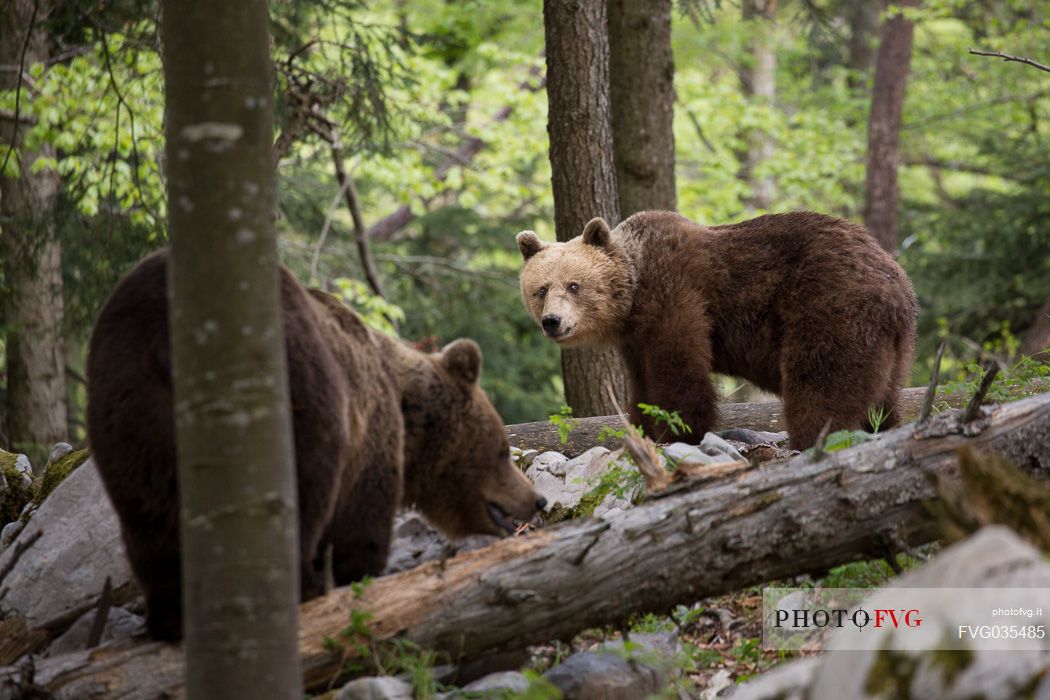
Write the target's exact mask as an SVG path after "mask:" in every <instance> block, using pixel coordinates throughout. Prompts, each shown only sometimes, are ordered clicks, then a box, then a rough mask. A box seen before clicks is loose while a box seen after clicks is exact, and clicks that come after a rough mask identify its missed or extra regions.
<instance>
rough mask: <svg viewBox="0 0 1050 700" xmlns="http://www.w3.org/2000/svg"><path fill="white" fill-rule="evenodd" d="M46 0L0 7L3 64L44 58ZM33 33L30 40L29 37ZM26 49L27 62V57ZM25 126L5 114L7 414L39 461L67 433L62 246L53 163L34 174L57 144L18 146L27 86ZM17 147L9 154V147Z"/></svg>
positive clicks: (2, 246)
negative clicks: (13, 166) (10, 166)
mask: <svg viewBox="0 0 1050 700" xmlns="http://www.w3.org/2000/svg"><path fill="white" fill-rule="evenodd" d="M50 11H51V3H50V2H47V1H46V0H39V1H38V2H33V0H9V1H8V2H6V3H4V5H3V7H2V9H0V65H4V66H10V67H12V68H16V67H17V66H20V65H23V63H24V68H25V70H26V71H27V72H28V69H29V67H30V66H31V65H32V64H34V63H40V62H42V61H46V60H47V58H48V56H49V53H50V44H51V41H50V37H49V36H48V33H47V28H46V21H47V17H48V14H49V13H50ZM27 39H28V41H27ZM23 48H24V49H25V53H24V62H23ZM16 86H18V70H17V69H14V70H4V71H0V89H3V90H13V89H15V88H16ZM19 89H20V92H21V96H20V110H19V111H20V114H19V121H20V122H21V123H20V124H17V125H16V124H15V122H14V119H13V116H14V115H13V114H12V115H10V118H9V117H7V116H5V117H2V118H0V162H2V161H3V160H4V159H5V158H10V159H11V160H12V161H13V162H16V163H18V166H19V168H20V171H21V174H20V176H19V177H17V178H6V177H2V176H0V259H2V264H3V266H4V277H5V279H6V283H7V285H8V287H9V295H8V298H7V299H6V305H7V306H6V308H5V309H4V310H3V311H4V321H5V324H6V325H7V335H6V344H5V355H6V365H7V396H6V402H5V404H6V405H5V407H4V412H5V414H6V417H7V425H6V426H5V433H6V435H5V437H6V438H7V440H8V442H9V443H10V444H11V445H12V446H13V448H14V449H16V450H21V451H25V452H27V453H29V454H30V456H31V457H32V458H33V460H34V464H35V463H37V462H38V461H39V460H40V459H41V458H42V457H46V456H47V451H48V449H49V448H50V446H51V445H52V444H53V443H55V442H59V441H61V440H65V439H66V431H67V429H68V425H67V397H66V374H65V352H64V350H63V347H64V337H63V327H62V322H63V308H64V307H63V299H62V248H61V246H60V245H59V243H58V241H57V240H56V238H55V224H54V205H55V200H56V198H57V196H58V191H59V178H58V174H57V173H55V172H54V171H53V170H50V169H48V168H45V169H42V170H40V171H38V172H35V173H34V172H31V167H32V165H33V163H34V162H35V161H36V160H37V158H38V157H40V156H44V157H52V158H53V157H54V155H55V153H54V149H52V148H51V147H50V146H43V147H41V148H40V150H39V151H30V150H24V149H21V148H19V146H20V141H21V133H22V131H23V130H24V128H25V125H26V123H25V121H24V120H25V119H26V114H27V108H26V103H27V102H28V101H29V100H30V95H29V90H30V88H29V85H28V84H27V83H26V82H25V81H23V82H22V83H21V86H20V87H19ZM12 144H14V145H15V148H14V150H13V151H11V153H10V155H8V149H9V147H10V146H11V145H12Z"/></svg>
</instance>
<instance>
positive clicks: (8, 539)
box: [0, 519, 26, 552]
mask: <svg viewBox="0 0 1050 700" xmlns="http://www.w3.org/2000/svg"><path fill="white" fill-rule="evenodd" d="M25 526H26V524H25V522H24V521H23V520H21V519H18V520H14V521H12V522H9V523H8V524H7V525H4V529H3V530H0V552H2V551H4V550H5V549H7V548H8V547H9V546H10V545H11V543H12V542H14V541H15V538H16V537H18V533H20V532H21V531H22V529H23V528H24V527H25Z"/></svg>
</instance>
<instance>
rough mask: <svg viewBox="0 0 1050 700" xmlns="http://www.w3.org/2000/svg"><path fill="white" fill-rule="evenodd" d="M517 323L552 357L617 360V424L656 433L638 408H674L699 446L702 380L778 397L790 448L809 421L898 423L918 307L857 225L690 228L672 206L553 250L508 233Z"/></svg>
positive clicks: (812, 430)
mask: <svg viewBox="0 0 1050 700" xmlns="http://www.w3.org/2000/svg"><path fill="white" fill-rule="evenodd" d="M517 240H518V247H519V248H520V249H521V253H522V256H523V257H524V259H525V265H524V267H523V268H522V271H521V293H522V298H523V299H524V302H525V306H526V308H527V309H528V311H529V314H530V315H531V316H532V317H533V318H534V319H535V320H536V321H538V322H539V323H540V325H541V326H542V328H543V331H544V333H545V334H546V335H547V337H549V338H550V339H551V340H553V341H555V342H556V343H558V344H559V345H562V346H564V347H573V346H580V345H595V344H611V345H615V346H617V347H618V348H619V349H620V350H621V351H622V354H623V357H624V361H625V363H626V366H627V372H628V375H629V380H630V394H631V396H630V403H631V411H632V419H633V420H634V421H635V422H636V423H640V424H641V425H642V426H643V427H644V428H645V430H646V433H647V434H648V435H651V436H654V437H657V438H659V437H663V436H664V433H663V428H662V427H661V426H658V425H655V424H653V423H652V422H651V421H650V420H649V419H648V418H647V417H645V416H643V415H641V413H640V412H639V410H638V408H637V405H638V403H639V402H644V403H649V404H655V405H658V406H660V407H661V408H664V409H667V410H676V411H679V412H680V413H681V415H682V418H683V419H685V421H686V423H688V424H689V426H690V427H691V428H692V430H693V435H694V436H696V438H697V439H699V438H700V437H701V436H703V434H704V432H706V431H707V430H710V429H711V427H712V426H714V424H715V422H716V419H717V403H716V401H717V399H716V396H715V391H714V388H713V387H712V384H711V372H721V373H724V374H730V375H734V376H737V377H743V378H744V379H747V380H748V381H751V382H753V383H754V384H756V385H758V386H759V387H761V388H762V389H765V390H766V391H771V392H775V393H777V394H780V395H781V396H782V397H783V399H784V415H785V417H786V419H787V427H788V432H789V434H790V436H791V446H792V447H794V448H798V449H800V448H804V447H808V446H810V445H812V444H813V442H814V441H815V440H816V438H817V435H818V434H819V433H820V431H821V429H822V428H823V427H824V425H825V424H826V423H828V422H830V425H831V429H832V430H838V429H844V428H859V427H862V426H863V425H865V423H866V422H867V418H868V409H869V408H870V407H881V408H882V410H883V411H884V413H885V420H884V421H883V425H886V426H890V425H894V424H895V422H896V421H897V419H898V401H899V396H900V388H901V385H902V383H903V382H904V380H905V378H906V377H907V375H908V371H909V369H910V367H911V360H912V352H913V349H914V345H915V325H916V315H917V313H918V304H917V302H916V300H915V293H914V292H913V291H912V287H911V282H910V281H909V280H908V277H907V275H905V274H904V271H903V270H902V269H901V268H900V266H899V265H897V263H896V262H895V261H894V260H893V258H892V257H890V255H889V254H887V253H886V252H885V251H883V250H882V249H881V248H880V247H879V246H878V244H877V243H876V242H875V241H874V239H872V238H871V236H869V235H868V233H867V232H866V231H865V230H864V229H863V228H861V227H860V226H856V225H854V224H852V223H850V222H848V221H844V220H842V219H836V218H833V217H830V216H823V215H821V214H814V213H812V212H795V213H791V214H773V215H768V216H760V217H758V218H757V219H752V220H750V221H744V222H741V223H738V224H729V225H724V226H711V227H707V226H701V225H699V224H696V223H694V222H692V221H690V220H688V219H686V218H685V217H682V216H679V215H678V214H675V213H673V212H663V211H650V212H642V213H639V214H635V215H634V216H632V217H630V218H629V219H627V220H626V221H624V222H623V223H621V224H620V225H619V226H617V227H616V229H614V230H612V231H610V230H609V227H608V225H607V224H606V223H605V222H604V221H603V220H601V219H593V220H591V221H590V222H589V223H588V224H587V225H586V226H585V227H584V230H583V234H582V235H581V236H579V237H577V238H574V239H573V240H571V241H568V242H566V243H544V242H542V241H540V239H539V238H538V237H537V236H536V234H535V233H533V232H532V231H522V232H521V233H519V234H518V237H517Z"/></svg>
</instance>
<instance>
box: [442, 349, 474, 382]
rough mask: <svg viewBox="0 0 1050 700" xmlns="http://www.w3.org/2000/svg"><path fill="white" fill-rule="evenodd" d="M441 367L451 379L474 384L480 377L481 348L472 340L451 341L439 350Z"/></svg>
mask: <svg viewBox="0 0 1050 700" xmlns="http://www.w3.org/2000/svg"><path fill="white" fill-rule="evenodd" d="M441 366H442V367H444V368H445V371H447V372H448V373H449V374H451V375H452V376H453V377H455V378H457V379H460V380H462V381H464V382H466V383H467V384H474V383H476V382H477V381H478V378H479V377H481V348H479V347H478V344H477V343H475V342H474V341H473V340H468V339H466V338H460V339H459V340H453V341H452V342H451V343H449V344H448V345H446V346H445V347H443V348H441Z"/></svg>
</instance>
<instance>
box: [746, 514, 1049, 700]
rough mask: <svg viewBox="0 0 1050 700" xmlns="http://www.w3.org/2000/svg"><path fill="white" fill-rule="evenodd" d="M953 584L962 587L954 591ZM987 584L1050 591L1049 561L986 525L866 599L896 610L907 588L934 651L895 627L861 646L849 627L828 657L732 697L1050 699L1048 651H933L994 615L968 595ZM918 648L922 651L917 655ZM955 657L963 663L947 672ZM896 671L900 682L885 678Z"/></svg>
mask: <svg viewBox="0 0 1050 700" xmlns="http://www.w3.org/2000/svg"><path fill="white" fill-rule="evenodd" d="M945 588H951V589H955V590H954V591H953V593H952V594H951V595H946V594H945V593H944V591H943V590H942V589H945ZM983 588H998V589H1047V588H1050V562H1047V561H1046V559H1045V558H1044V557H1043V555H1042V554H1041V553H1040V552H1039V551H1038V550H1036V549H1035V548H1034V547H1032V546H1031V545H1029V544H1028V543H1026V542H1024V541H1023V540H1021V538H1020V537H1019V536H1018V535H1017V534H1016V533H1014V532H1012V531H1010V530H1009V529H1007V528H1005V527H1001V526H992V527H986V528H983V529H982V530H980V531H979V532H977V533H976V534H974V535H973V536H971V537H970V538H969V539H967V540H964V541H962V542H959V543H956V544H954V545H952V546H951V547H948V548H947V549H945V550H944V551H942V552H941V553H940V554H939V555H938V556H937V557H936V558H935V559H933V560H932V561H931V562H930V563H928V564H927V565H925V566H924V567H922V568H921V569H918V570H917V571H913V572H910V573H908V574H906V575H904V576H902V577H900V578H899V579H897V580H896V581H894V582H893V585H892V587H887V588H884V589H881V590H879V591H877V592H875V593H874V594H873V595H871V596H870V597H869V598H867V599H866V600H865V601H864V603H863V607H864V608H865V609H868V610H873V609H879V608H891V609H892V608H897V607H899V606H900V604H901V591H902V590H907V591H908V593H907V599H906V600H907V602H906V605H908V607H909V608H911V607H915V608H917V609H919V610H921V611H922V628H921V629H922V637H919V639H922V640H928V646H924V645H923V644H916V643H915V642H914V640H915V639H916V637H914V636H912V637H910V640H912V641H911V642H910V643H907V644H905V643H903V638H901V643H898V641H895V640H896V639H897V637H896V635H897V634H904V633H903V632H895V631H890V630H887V631H886V632H885V633H883V634H880V635H864V636H862V637H861V638H860V641H858V638H857V637H856V636H852V637H849V638H847V637H846V635H845V634H844V633H843V631H838V632H834V633H833V634H832V635H831V637H830V639H829V641H828V644H827V653H825V654H824V655H823V656H821V657H815V658H812V659H806V660H804V661H796V662H794V663H792V664H788V665H785V666H784V667H782V668H781V669H779V670H778V671H777V672H776V673H770V674H766V675H763V676H762V677H761V678H758V679H756V680H754V681H752V682H749V683H746V684H743V685H742V686H740V687H739V688H738V689H737V690H736V692H735V693H733V695H732V696H731V697H732V698H733V700H739V699H743V700H766V699H770V700H772V698H802V697H804V698H807V700H838V699H839V698H855V699H868V698H870V699H871V700H875V699H876V698H882V697H887V695H886V694H885V693H886V692H896V693H897V694H900V695H902V696H907V697H912V698H940V699H942V700H964V699H965V700H974V699H976V698H982V699H983V700H1007V699H1008V698H1016V697H1022V696H1024V697H1035V698H1050V653H1048V652H1047V651H1046V650H1045V649H1043V650H1033V651H1023V650H1015V651H1010V652H1002V651H987V650H983V649H981V648H979V647H973V646H971V647H970V653H969V654H968V655H957V654H954V655H953V654H951V653H948V652H940V653H937V652H935V651H933V650H934V649H935V648H936V647H937V646H939V643H940V642H941V641H942V640H944V639H946V638H947V639H952V638H953V633H955V632H956V631H957V630H958V627H959V626H960V625H967V624H973V623H974V622H975V620H974V619H973V614H974V612H975V611H977V610H980V609H982V608H983V609H987V601H985V603H984V605H981V604H978V603H975V601H972V600H969V599H968V598H966V596H971V595H974V591H975V590H976V591H977V592H978V593H979V589H983ZM997 595H999V594H997ZM1044 612H1045V613H1046V615H1045V616H1044V617H1043V618H1039V617H1034V618H1032V619H1031V620H1030V621H1026V622H1025V624H1031V625H1039V624H1043V625H1050V610H1045V611H1044ZM909 634H912V635H914V634H916V632H911V633H909ZM915 646H918V647H919V648H916V649H909V648H910V647H915ZM885 649H893V650H894V651H893V653H894V657H893V663H892V664H886V663H882V664H879V665H876V662H877V661H879V660H880V658H883V659H884V657H882V656H881V655H882V654H883V653H885V652H884V650H885ZM847 650H849V651H848V652H847ZM844 659H848V662H847V661H844ZM948 661H952V663H953V664H955V665H952V666H948V665H947V664H948ZM898 669H899V670H900V675H899V677H894V676H892V675H887V674H893V673H895V672H896V671H897V670H898ZM870 680H875V681H877V683H876V685H877V686H879V690H878V691H873V692H875V693H876V694H874V695H873V694H870V693H869V692H868V690H867V686H868V685H869V681H870ZM1033 689H1034V692H1033ZM883 691H885V692H883Z"/></svg>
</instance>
